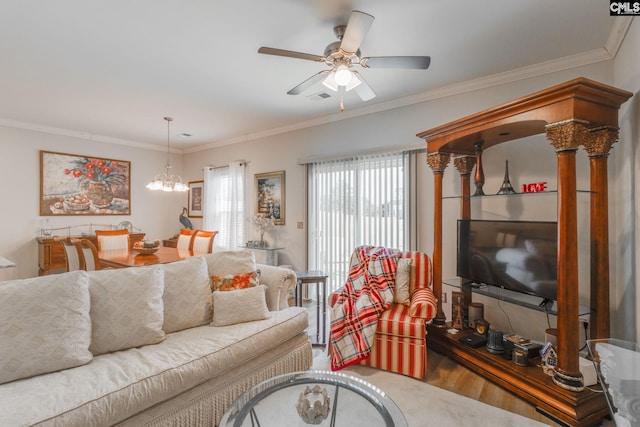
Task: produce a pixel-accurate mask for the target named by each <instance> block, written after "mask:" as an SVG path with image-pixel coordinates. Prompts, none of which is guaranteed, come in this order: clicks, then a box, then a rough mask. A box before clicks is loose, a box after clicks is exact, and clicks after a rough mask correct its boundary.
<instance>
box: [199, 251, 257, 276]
mask: <svg viewBox="0 0 640 427" xmlns="http://www.w3.org/2000/svg"><path fill="white" fill-rule="evenodd" d="M204 258H205V259H206V260H207V265H208V267H209V275H210V276H214V275H215V276H228V275H230V274H238V273H246V272H249V271H256V259H255V257H254V255H253V252H252V251H251V250H249V249H240V250H238V251H220V252H214V253H212V254H208V255H205V256H204Z"/></svg>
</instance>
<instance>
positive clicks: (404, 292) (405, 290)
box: [393, 258, 413, 305]
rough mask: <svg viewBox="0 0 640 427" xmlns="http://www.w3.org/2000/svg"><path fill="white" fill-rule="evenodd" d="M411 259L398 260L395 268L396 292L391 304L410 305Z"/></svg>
mask: <svg viewBox="0 0 640 427" xmlns="http://www.w3.org/2000/svg"><path fill="white" fill-rule="evenodd" d="M412 263H413V260H412V259H411V258H398V266H397V267H396V291H395V294H394V295H393V302H395V303H398V304H404V305H409V304H411V295H410V286H411V264H412Z"/></svg>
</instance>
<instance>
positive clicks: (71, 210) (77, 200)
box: [40, 150, 131, 216]
mask: <svg viewBox="0 0 640 427" xmlns="http://www.w3.org/2000/svg"><path fill="white" fill-rule="evenodd" d="M40 215H41V216H65V215H66V216H77V215H131V162H130V161H128V160H116V159H109V158H105V157H95V156H90V155H80V154H67V153H57V152H52V151H44V150H40Z"/></svg>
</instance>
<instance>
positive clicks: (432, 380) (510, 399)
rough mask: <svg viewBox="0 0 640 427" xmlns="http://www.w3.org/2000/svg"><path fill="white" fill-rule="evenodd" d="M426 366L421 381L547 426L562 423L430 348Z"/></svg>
mask: <svg viewBox="0 0 640 427" xmlns="http://www.w3.org/2000/svg"><path fill="white" fill-rule="evenodd" d="M427 366H428V370H427V376H426V379H425V382H426V383H428V384H431V385H433V386H436V387H440V388H443V389H445V390H449V391H451V392H453V393H456V394H459V395H461V396H465V397H469V398H471V399H474V400H478V401H480V402H483V403H486V404H487V405H492V406H495V407H498V408H501V409H504V410H506V411H509V412H513V413H516V414H519V415H522V416H524V417H527V418H531V419H534V420H536V421H540V422H542V423H545V424H548V425H550V426H554V427H556V426H563V424H558V423H556V422H554V421H553V420H552V419H551V418H548V417H546V416H544V415H542V414H541V413H539V412H537V411H536V409H535V407H533V406H532V405H530V404H529V403H527V402H525V401H524V400H522V399H520V398H519V397H517V396H516V395H514V394H511V393H510V392H508V391H506V390H504V389H503V388H500V387H499V386H497V385H495V384H493V383H492V382H490V381H487V380H486V379H484V378H483V377H481V376H480V375H478V374H476V373H475V372H472V371H471V370H469V369H467V368H465V367H464V366H462V365H459V364H458V363H456V362H454V361H453V360H451V359H449V358H448V357H446V356H443V355H441V354H439V353H436V352H435V351H433V350H428V353H427Z"/></svg>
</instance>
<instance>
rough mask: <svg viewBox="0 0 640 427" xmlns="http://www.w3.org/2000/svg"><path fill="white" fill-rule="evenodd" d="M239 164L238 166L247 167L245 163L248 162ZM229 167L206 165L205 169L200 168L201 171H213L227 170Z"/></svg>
mask: <svg viewBox="0 0 640 427" xmlns="http://www.w3.org/2000/svg"><path fill="white" fill-rule="evenodd" d="M238 163H240V166H247V163H249V162H238ZM228 167H229V165H225V166H213V165H207V166H205V167H203V168H202V170H203V171H205V170H207V169H209V170H215V169H223V168H228Z"/></svg>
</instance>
